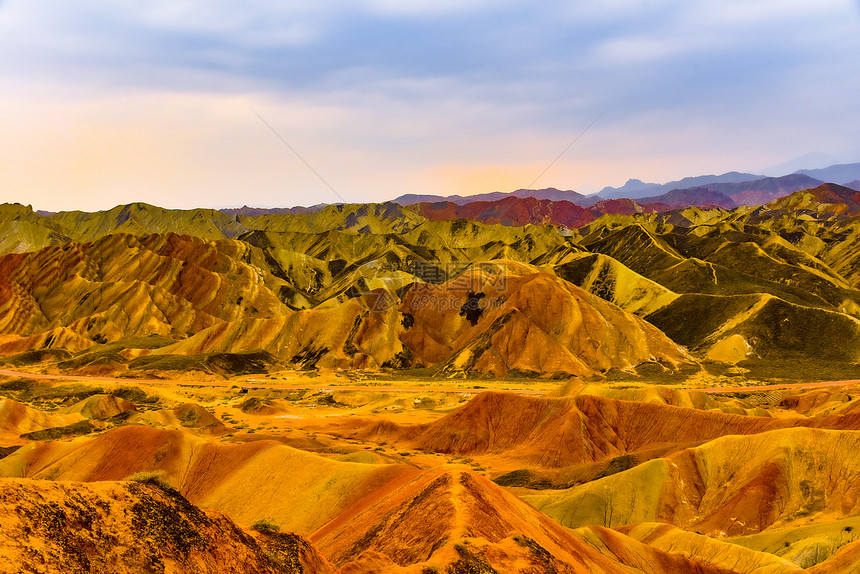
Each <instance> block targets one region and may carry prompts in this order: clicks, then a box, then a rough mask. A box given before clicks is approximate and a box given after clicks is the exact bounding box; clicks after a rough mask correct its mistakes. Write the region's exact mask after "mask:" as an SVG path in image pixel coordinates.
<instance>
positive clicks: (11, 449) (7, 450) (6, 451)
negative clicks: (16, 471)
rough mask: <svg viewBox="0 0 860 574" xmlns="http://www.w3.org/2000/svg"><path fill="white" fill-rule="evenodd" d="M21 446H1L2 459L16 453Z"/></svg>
mask: <svg viewBox="0 0 860 574" xmlns="http://www.w3.org/2000/svg"><path fill="white" fill-rule="evenodd" d="M19 448H21V445H13V446H0V459H4V458H6V457H7V456H9V455H10V454H12V453H14V452H15V451H16V450H18V449H19Z"/></svg>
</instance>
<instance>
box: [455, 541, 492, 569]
mask: <svg viewBox="0 0 860 574" xmlns="http://www.w3.org/2000/svg"><path fill="white" fill-rule="evenodd" d="M454 550H456V551H457V554H459V555H460V557H459V558H458V559H457V561H456V562H454V563H453V564H450V565H449V566H448V568H446V569H445V573H446V574H499V572H498V570H496V569H495V568H493V567H492V566H490V563H489V562H487V559H486V558H485V557H484V555H483V554H482V553H477V552H473V551H472V550H471V549H470V548H469V546H468V545H466V544H455V545H454Z"/></svg>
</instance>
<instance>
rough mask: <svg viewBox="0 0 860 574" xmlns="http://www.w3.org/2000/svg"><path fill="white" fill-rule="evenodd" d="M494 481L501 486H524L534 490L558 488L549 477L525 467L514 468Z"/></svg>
mask: <svg viewBox="0 0 860 574" xmlns="http://www.w3.org/2000/svg"><path fill="white" fill-rule="evenodd" d="M493 482H495V483H496V484H498V485H499V486H505V487H511V486H519V487H524V488H531V489H534V490H546V489H550V488H556V486H555V485H553V483H552V481H551V480H549V479H548V478H546V477H542V476H540V475H539V474H537V473H536V472H534V471H531V470H528V469H525V468H523V469H519V470H512V471H511V472H508V473H505V474H503V475H501V476H497V477H496V478H494V479H493Z"/></svg>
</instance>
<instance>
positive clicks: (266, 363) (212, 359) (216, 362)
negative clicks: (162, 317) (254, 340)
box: [128, 350, 281, 377]
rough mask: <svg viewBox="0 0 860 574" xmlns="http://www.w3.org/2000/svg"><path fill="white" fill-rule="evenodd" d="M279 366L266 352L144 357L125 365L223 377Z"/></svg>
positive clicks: (139, 369) (137, 368)
mask: <svg viewBox="0 0 860 574" xmlns="http://www.w3.org/2000/svg"><path fill="white" fill-rule="evenodd" d="M280 365H281V363H280V361H279V360H278V359H277V357H275V356H274V355H272V354H271V353H269V352H267V351H262V350H257V351H247V352H243V353H203V354H199V355H147V356H144V357H138V358H136V359H134V360H132V361H131V362H129V364H128V368H129V369H130V370H136V371H203V372H205V373H210V374H214V375H218V376H222V377H231V376H235V375H254V374H261V373H268V372H269V370H271V369H273V368H274V369H276V368H278V367H280Z"/></svg>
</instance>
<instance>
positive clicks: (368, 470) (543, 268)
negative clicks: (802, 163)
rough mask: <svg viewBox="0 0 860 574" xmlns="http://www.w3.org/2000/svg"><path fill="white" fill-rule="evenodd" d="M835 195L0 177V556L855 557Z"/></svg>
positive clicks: (850, 242)
mask: <svg viewBox="0 0 860 574" xmlns="http://www.w3.org/2000/svg"><path fill="white" fill-rule="evenodd" d="M783 183H785V185H788V184H789V182H783ZM777 184H779V185H782V183H779V182H770V183H768V184H767V186H770V187H767V186H766V188H762V189H760V190H756V189H744V190H741V191H739V193H746V194H747V196H752V195H755V196H756V197H767V199H768V200H770V198H771V197H776V196H777V195H782V191H780V189H782V188H779V189H776V188H772V186H774V185H777ZM763 185H764V184H763ZM816 185H817V183H816ZM726 189H728V188H726ZM732 189H734V188H732ZM769 190H770V191H769ZM783 191H785V190H783ZM748 192H749V193H748ZM753 192H754V193H753ZM756 194H757V195H756ZM774 194H775V195H774ZM740 197H741V196H740V195H739V196H738V198H740ZM857 197H858V196H857V192H854V191H853V190H849V189H848V188H845V187H842V186H837V185H832V184H825V185H821V186H820V187H817V188H815V189H810V190H802V191H799V192H796V193H793V194H791V195H789V196H786V197H782V198H780V199H777V200H775V201H772V202H771V203H769V204H767V205H763V206H759V207H745V206H741V207H734V208H732V206H733V205H734V204H735V203H734V202H735V199H734V196H730V195H726V194H725V193H723V191H720V190H712V189H704V188H702V189H688V190H680V191H677V192H675V193H673V192H670V193H667V194H664V195H662V196H659V197H656V198H654V202H653V203H649V205H648V206H647V207H646V208H643V207H642V206H640V205H638V204H637V203H635V202H633V201H629V200H621V201H614V202H601V203H598V204H597V205H595V206H593V207H590V208H582V207H577V206H575V205H573V204H572V203H566V202H559V201H552V200H546V199H537V198H529V197H516V198H508V199H505V200H502V201H499V202H495V201H490V202H484V203H466V204H464V205H454V204H424V205H418V206H412V207H404V206H400V205H396V204H394V203H386V204H379V205H332V206H322V207H319V208H312V209H307V210H294V211H291V212H267V211H265V210H263V211H259V210H244V211H241V212H235V213H222V212H217V211H214V210H189V211H181V210H163V209H160V208H155V207H153V206H147V205H145V204H132V205H128V206H119V207H117V208H116V209H113V210H110V211H106V212H98V213H83V212H67V213H58V214H53V215H42V214H38V213H35V212H33V211H32V209H29V208H25V207H23V206H0V229H3V230H6V231H7V232H8V233H7V235H6V236H4V237H2V238H0V572H19V571H31V572H87V573H89V572H107V571H111V572H113V571H115V572H144V571H145V572H159V573H161V572H164V573H167V572H177V573H189V574H191V573H202V572H212V573H215V572H259V573H263V572H266V573H268V572H289V573H296V572H306V573H314V572H318V573H331V574H335V573H338V574H359V573H367V574H370V573H376V572H381V573H391V574H405V573H412V574H431V573H434V572H435V573H442V572H444V573H445V574H467V573H480V574H493V573H508V572H519V573H523V574H526V573H527V574H536V573H543V574H547V573H552V572H559V573H583V574H584V573H602V572H607V573H619V574H621V573H624V574H636V573H643V574H644V573H650V574H662V573H666V574H669V573H684V572H698V573H713V574H727V573H736V574H782V573H797V572H814V573H817V574H824V573H832V574H837V573H847V572H855V571H857V566H856V564H857V562H858V560H860V462H858V458H857V456H856V455H857V452H858V450H860V385H858V384H857V381H858V380H860V270H858V269H860V266H858V255H857V254H858V253H860V250H858V247H860V227H858V213H860V212H858V199H857ZM691 202H694V203H695V204H696V205H700V204H704V205H700V206H698V207H697V206H691ZM676 204H677V205H679V207H677V208H671V207H670V206H671V205H676ZM714 205H720V206H722V207H713V206H714ZM531 208H534V209H531ZM463 216H468V217H471V218H473V220H472V221H470V220H466V219H462V218H461V217H463ZM560 223H564V225H560ZM512 224H516V225H518V226H513V225H512Z"/></svg>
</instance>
